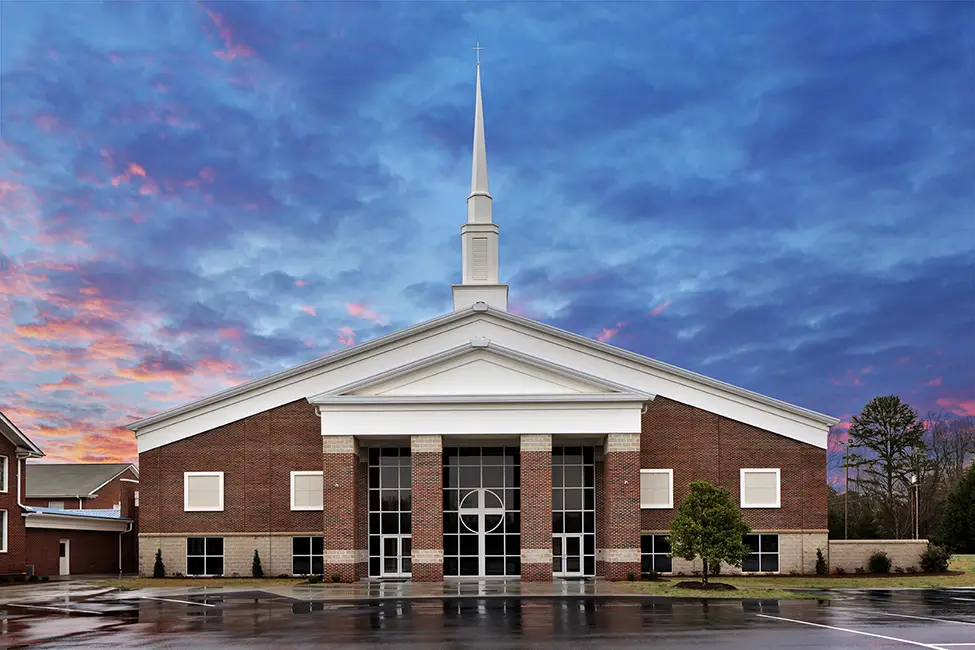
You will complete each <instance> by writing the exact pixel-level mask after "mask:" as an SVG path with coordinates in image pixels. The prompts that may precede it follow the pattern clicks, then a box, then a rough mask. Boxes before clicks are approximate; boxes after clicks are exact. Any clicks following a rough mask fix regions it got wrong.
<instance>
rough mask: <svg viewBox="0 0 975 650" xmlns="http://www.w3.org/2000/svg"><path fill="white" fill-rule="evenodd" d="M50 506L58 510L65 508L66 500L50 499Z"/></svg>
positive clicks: (48, 503)
mask: <svg viewBox="0 0 975 650" xmlns="http://www.w3.org/2000/svg"><path fill="white" fill-rule="evenodd" d="M47 507H48V508H54V509H56V510H64V501H48V502H47Z"/></svg>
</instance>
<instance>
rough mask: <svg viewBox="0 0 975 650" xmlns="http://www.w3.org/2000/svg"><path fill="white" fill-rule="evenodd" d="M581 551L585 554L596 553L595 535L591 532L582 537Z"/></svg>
mask: <svg viewBox="0 0 975 650" xmlns="http://www.w3.org/2000/svg"><path fill="white" fill-rule="evenodd" d="M582 552H583V553H585V554H586V555H595V554H596V536H595V535H593V534H592V533H590V534H588V535H585V536H584V537H583V538H582Z"/></svg>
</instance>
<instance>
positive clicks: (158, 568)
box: [152, 548, 166, 578]
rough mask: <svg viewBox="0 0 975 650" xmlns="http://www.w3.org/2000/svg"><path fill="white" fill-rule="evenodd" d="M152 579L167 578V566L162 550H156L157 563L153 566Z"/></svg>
mask: <svg viewBox="0 0 975 650" xmlns="http://www.w3.org/2000/svg"><path fill="white" fill-rule="evenodd" d="M152 577H153V578H165V577H166V565H165V564H163V559H162V549H161V548H157V549H156V562H155V564H153V565H152Z"/></svg>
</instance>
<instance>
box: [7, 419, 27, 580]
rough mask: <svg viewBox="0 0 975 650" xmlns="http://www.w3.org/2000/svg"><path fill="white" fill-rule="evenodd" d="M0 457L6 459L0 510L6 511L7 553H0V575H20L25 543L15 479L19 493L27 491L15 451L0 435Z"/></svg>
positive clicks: (24, 561)
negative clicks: (18, 486)
mask: <svg viewBox="0 0 975 650" xmlns="http://www.w3.org/2000/svg"><path fill="white" fill-rule="evenodd" d="M0 456H6V457H7V491H6V492H0V510H6V511H7V552H6V553H0V573H22V572H24V571H25V570H26V567H27V554H26V549H27V542H26V537H25V534H24V518H23V517H22V516H21V515H20V508H19V507H18V505H17V478H18V476H19V477H20V493H21V494H24V492H26V490H27V479H26V474H25V473H24V472H23V471H20V472H18V471H17V468H18V463H20V467H21V468H22V467H23V461H22V460H18V458H17V449H16V447H14V445H13V443H12V442H10V441H9V440H8V439H7V437H6V436H2V435H0Z"/></svg>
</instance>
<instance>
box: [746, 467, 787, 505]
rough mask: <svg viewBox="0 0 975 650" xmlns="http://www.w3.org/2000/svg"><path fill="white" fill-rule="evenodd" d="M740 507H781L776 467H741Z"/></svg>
mask: <svg viewBox="0 0 975 650" xmlns="http://www.w3.org/2000/svg"><path fill="white" fill-rule="evenodd" d="M741 507H742V508H779V507H781V490H780V483H779V469H778V468H761V469H754V468H742V470H741Z"/></svg>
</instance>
